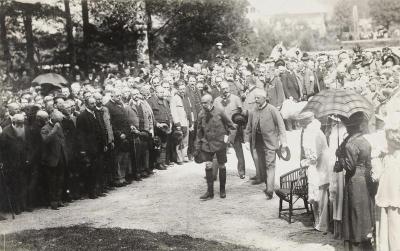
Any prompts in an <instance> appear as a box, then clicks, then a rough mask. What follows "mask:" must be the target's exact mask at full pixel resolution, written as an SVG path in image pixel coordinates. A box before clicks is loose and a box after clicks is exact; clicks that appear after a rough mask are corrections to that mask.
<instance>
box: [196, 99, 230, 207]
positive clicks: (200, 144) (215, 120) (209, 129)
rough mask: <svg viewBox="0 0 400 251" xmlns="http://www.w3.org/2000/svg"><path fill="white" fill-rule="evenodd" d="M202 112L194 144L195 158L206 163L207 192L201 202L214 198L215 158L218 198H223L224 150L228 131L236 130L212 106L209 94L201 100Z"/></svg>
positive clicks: (224, 181) (225, 158)
mask: <svg viewBox="0 0 400 251" xmlns="http://www.w3.org/2000/svg"><path fill="white" fill-rule="evenodd" d="M201 105H202V107H203V111H202V112H201V113H200V114H199V119H198V122H199V124H198V128H197V138H196V142H195V149H196V152H195V158H196V157H198V155H200V156H201V158H202V159H203V161H205V162H206V179H207V192H206V193H205V194H204V195H203V196H201V197H200V199H202V200H209V199H212V198H214V175H213V169H212V165H213V158H214V155H216V157H217V162H218V168H219V182H220V183H219V184H220V197H221V198H225V197H226V193H225V183H226V167H225V163H226V162H227V156H226V148H227V143H228V134H229V129H231V130H234V129H236V127H235V125H234V124H233V123H232V121H231V120H230V119H229V118H228V117H227V116H226V114H225V113H224V111H223V110H221V109H220V108H218V107H214V106H213V99H212V96H211V95H209V94H206V95H204V96H203V97H202V98H201Z"/></svg>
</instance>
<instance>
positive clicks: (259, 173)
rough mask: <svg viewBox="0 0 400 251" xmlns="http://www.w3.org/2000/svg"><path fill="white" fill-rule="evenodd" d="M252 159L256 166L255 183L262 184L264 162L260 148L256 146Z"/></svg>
mask: <svg viewBox="0 0 400 251" xmlns="http://www.w3.org/2000/svg"><path fill="white" fill-rule="evenodd" d="M253 159H254V164H255V166H256V181H258V182H262V181H264V180H265V160H264V151H263V148H262V147H261V146H258V145H256V147H255V148H254V150H253Z"/></svg>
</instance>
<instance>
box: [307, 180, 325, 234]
mask: <svg viewBox="0 0 400 251" xmlns="http://www.w3.org/2000/svg"><path fill="white" fill-rule="evenodd" d="M328 187H329V185H324V186H320V188H319V195H318V201H312V202H311V203H312V205H313V213H314V219H315V223H314V228H315V229H316V230H318V231H322V232H327V231H328V228H329V206H328V204H329V193H328Z"/></svg>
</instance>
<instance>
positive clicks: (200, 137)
mask: <svg viewBox="0 0 400 251" xmlns="http://www.w3.org/2000/svg"><path fill="white" fill-rule="evenodd" d="M210 113H211V118H210V119H209V120H208V121H207V113H206V112H204V110H203V111H201V112H200V115H199V119H198V125H197V135H196V142H195V148H196V150H202V151H205V152H217V151H219V150H221V149H223V148H225V147H226V146H227V144H226V143H225V142H224V137H225V136H228V135H229V130H234V129H236V128H235V126H234V125H233V122H232V121H231V119H230V118H228V116H226V114H225V112H224V111H223V110H222V109H220V108H218V107H214V108H213V109H212V110H211V111H210Z"/></svg>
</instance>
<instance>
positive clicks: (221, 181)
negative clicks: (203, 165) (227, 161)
mask: <svg viewBox="0 0 400 251" xmlns="http://www.w3.org/2000/svg"><path fill="white" fill-rule="evenodd" d="M225 183H226V169H225V168H220V169H219V197H221V198H223V199H224V198H226V192H225Z"/></svg>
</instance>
